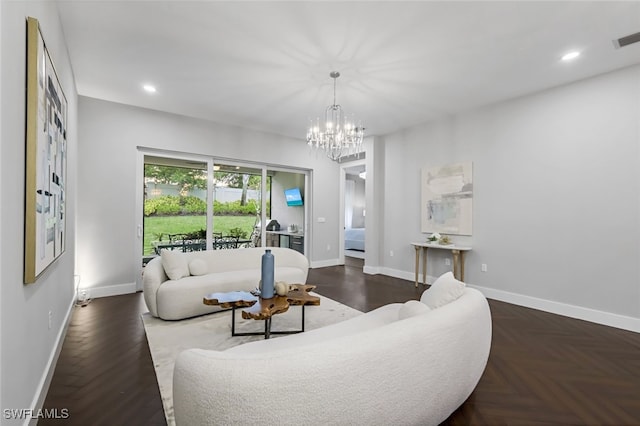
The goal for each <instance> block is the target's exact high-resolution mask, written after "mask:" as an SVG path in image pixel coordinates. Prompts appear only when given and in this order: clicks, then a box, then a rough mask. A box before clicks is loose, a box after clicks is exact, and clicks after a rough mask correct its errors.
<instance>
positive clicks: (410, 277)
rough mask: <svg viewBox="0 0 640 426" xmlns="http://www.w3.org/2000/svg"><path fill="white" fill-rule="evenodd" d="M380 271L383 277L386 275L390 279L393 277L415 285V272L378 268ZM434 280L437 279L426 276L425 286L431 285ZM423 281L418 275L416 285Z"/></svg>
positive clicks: (420, 275)
mask: <svg viewBox="0 0 640 426" xmlns="http://www.w3.org/2000/svg"><path fill="white" fill-rule="evenodd" d="M379 269H380V273H381V274H383V275H388V276H390V277H394V278H400V279H401V280H407V281H411V282H412V283H415V280H416V275H415V272H408V271H401V270H400V269H392V268H379ZM436 278H438V277H432V276H431V275H427V284H432V283H433V282H434V281H435V280H436ZM422 282H423V279H422V274H418V283H422Z"/></svg>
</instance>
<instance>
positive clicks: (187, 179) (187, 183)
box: [144, 164, 207, 195]
mask: <svg viewBox="0 0 640 426" xmlns="http://www.w3.org/2000/svg"><path fill="white" fill-rule="evenodd" d="M144 176H145V177H146V178H151V179H154V180H155V181H156V183H164V184H169V185H177V186H179V187H180V195H187V193H188V192H189V191H190V190H192V189H194V188H199V189H207V172H206V170H201V169H193V168H185V167H175V166H159V165H156V164H145V165H144Z"/></svg>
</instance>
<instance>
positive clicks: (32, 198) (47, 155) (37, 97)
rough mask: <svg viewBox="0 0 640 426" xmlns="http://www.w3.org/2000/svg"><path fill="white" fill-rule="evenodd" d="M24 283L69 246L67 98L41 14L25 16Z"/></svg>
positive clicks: (29, 281) (31, 281) (36, 275)
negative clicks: (51, 52) (45, 39)
mask: <svg viewBox="0 0 640 426" xmlns="http://www.w3.org/2000/svg"><path fill="white" fill-rule="evenodd" d="M26 89H27V105H26V115H27V116H26V149H25V162H26V164H25V229H24V235H25V241H24V283H25V284H29V283H33V282H35V281H36V280H37V278H38V276H39V275H40V274H41V273H42V272H44V270H45V269H46V268H47V267H48V266H49V265H51V264H52V263H53V262H55V261H56V259H58V258H59V257H60V255H61V254H62V253H64V250H65V238H66V228H65V220H66V210H65V209H66V207H65V205H66V198H67V194H66V174H67V99H66V97H65V95H64V92H63V90H62V86H61V84H60V81H59V79H58V76H57V74H56V70H55V67H54V64H53V60H52V59H51V56H50V54H49V51H48V50H47V46H46V44H45V42H44V39H43V37H42V32H41V29H40V25H39V24H38V20H37V19H35V18H27V88H26Z"/></svg>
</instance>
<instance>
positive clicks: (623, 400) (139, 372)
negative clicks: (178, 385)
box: [39, 258, 640, 426]
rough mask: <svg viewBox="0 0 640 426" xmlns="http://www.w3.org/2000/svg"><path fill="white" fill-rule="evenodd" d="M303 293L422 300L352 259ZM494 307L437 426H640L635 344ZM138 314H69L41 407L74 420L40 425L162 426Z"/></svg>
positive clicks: (373, 300) (89, 309)
mask: <svg viewBox="0 0 640 426" xmlns="http://www.w3.org/2000/svg"><path fill="white" fill-rule="evenodd" d="M308 283H310V284H316V285H318V292H319V293H321V294H323V295H325V296H327V297H330V298H332V299H334V300H337V301H339V302H341V303H344V304H346V305H349V306H351V307H353V308H356V309H359V310H362V311H369V310H372V309H375V308H377V307H379V306H382V305H384V304H387V303H391V302H404V301H406V300H409V299H419V297H420V295H421V293H422V291H423V290H424V287H420V288H418V289H415V288H414V286H413V284H412V283H408V282H407V281H404V280H399V279H395V278H390V277H386V276H378V275H374V276H371V275H364V274H363V273H362V261H361V260H353V259H350V258H348V262H347V265H346V266H337V267H329V268H319V269H312V270H310V272H309V279H308ZM490 306H491V311H492V318H493V341H492V348H491V354H490V357H489V362H488V364H487V368H486V371H485V373H484V375H483V377H482V378H481V380H480V383H479V384H478V386H477V388H476V389H475V391H474V392H473V393H472V395H471V396H470V397H469V399H468V400H467V401H466V402H465V403H464V404H463V405H462V406H461V407H460V408H459V409H458V410H457V411H456V412H455V413H453V414H452V415H451V416H450V417H449V419H447V420H446V421H445V422H444V423H443V425H449V426H458V425H491V426H493V425H516V426H518V425H523V426H528V425H531V426H536V425H611V426H624V425H629V426H636V425H637V426H640V334H638V333H632V332H627V331H623V330H618V329H615V328H610V327H605V326H601V325H597V324H592V323H588V322H585V321H579V320H574V319H570V318H565V317H561V316H558V315H553V314H548V313H545V312H541V311H536V310H533V309H527V308H523V307H519V306H515V305H510V304H508V303H503V302H497V301H490ZM142 312H146V308H145V307H144V302H143V298H142V294H140V293H138V294H132V295H125V296H116V297H109V298H103V299H97V300H94V301H92V303H91V304H89V305H88V306H86V307H84V308H75V311H74V313H73V318H72V320H71V324H70V326H69V331H68V333H67V336H66V338H65V342H64V346H63V348H62V353H61V355H60V358H59V360H58V364H57V367H56V370H55V373H54V377H53V380H52V383H51V386H50V389H49V393H48V395H47V399H46V401H45V404H44V408H49V409H52V408H58V409H61V408H67V409H69V413H70V417H69V419H67V420H46V421H45V420H41V421H40V422H39V425H48V424H64V425H164V424H165V420H164V414H163V411H162V403H161V401H160V394H159V391H158V387H157V383H156V377H155V372H154V369H153V365H152V361H151V356H150V354H149V349H148V347H147V342H146V337H145V335H144V328H143V326H142V321H141V320H140V313H142ZM399 362H401V360H399ZM424 362H425V364H428V362H429V360H428V359H425V360H424ZM420 367H421V366H419V365H418V366H415V368H416V370H419V369H420ZM319 397H321V396H319ZM422 398H428V395H415V403H416V404H419V403H420V400H421V399H422ZM319 424H321V422H319Z"/></svg>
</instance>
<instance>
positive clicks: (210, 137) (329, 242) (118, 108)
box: [77, 97, 339, 294]
mask: <svg viewBox="0 0 640 426" xmlns="http://www.w3.org/2000/svg"><path fill="white" fill-rule="evenodd" d="M79 116H80V129H79V132H80V138H81V143H80V147H79V165H78V174H79V186H78V200H79V205H78V228H77V232H78V243H77V250H78V269H77V273H78V274H80V275H81V277H82V284H81V286H82V287H89V288H94V291H92V294H97V293H96V292H98V291H99V289H97V287H107V286H116V285H122V284H130V283H134V282H135V280H136V276H135V270H136V267H137V263H138V262H139V261H140V254H139V253H136V252H135V244H134V243H135V239H136V238H137V237H136V225H137V223H140V220H141V218H136V212H135V204H136V188H135V185H136V150H137V147H138V146H142V147H146V148H155V149H163V150H172V151H180V152H186V153H194V154H202V155H209V156H215V157H219V158H227V159H239V160H244V161H252V162H257V163H261V164H267V165H271V166H274V167H277V166H293V167H298V168H301V169H307V170H312V179H311V180H312V188H311V189H312V193H313V196H312V197H311V198H312V200H313V203H312V205H311V217H312V218H314V219H313V220H312V223H311V232H312V239H311V241H312V246H311V247H310V253H307V256H308V257H309V258H310V260H311V261H312V264H313V262H316V263H318V262H319V263H326V262H329V263H332V262H333V263H335V262H337V258H338V233H337V229H338V203H337V194H338V181H339V173H338V170H339V168H338V165H337V164H336V163H334V162H332V161H329V160H328V159H327V158H326V157H324V156H322V155H315V154H314V153H310V152H309V151H308V148H307V145H306V144H305V142H304V140H303V139H302V138H301V139H299V140H298V139H291V138H286V137H283V136H278V135H273V134H268V133H263V132H259V131H254V130H249V129H243V128H239V127H233V126H227V125H223V124H217V123H213V122H208V121H204V120H198V119H192V118H187V117H183V116H178V115H174V114H167V113H162V112H158V111H152V110H148V109H142V108H136V107H131V106H126V105H121V104H116V103H111V102H106V101H101V100H97V99H92V98H86V97H80V98H79ZM302 130H304V129H303V128H302V129H301V132H302ZM301 134H302V133H301ZM140 184H142V183H141V182H140ZM97 187H98V188H101V190H100V191H96V188H97ZM308 195H309V194H307V197H306V200H307V201H308V200H309V198H310V197H309V196H308ZM317 217H324V218H325V219H326V222H325V223H318V222H317V220H315V218H317ZM327 247H329V249H328V250H327Z"/></svg>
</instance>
